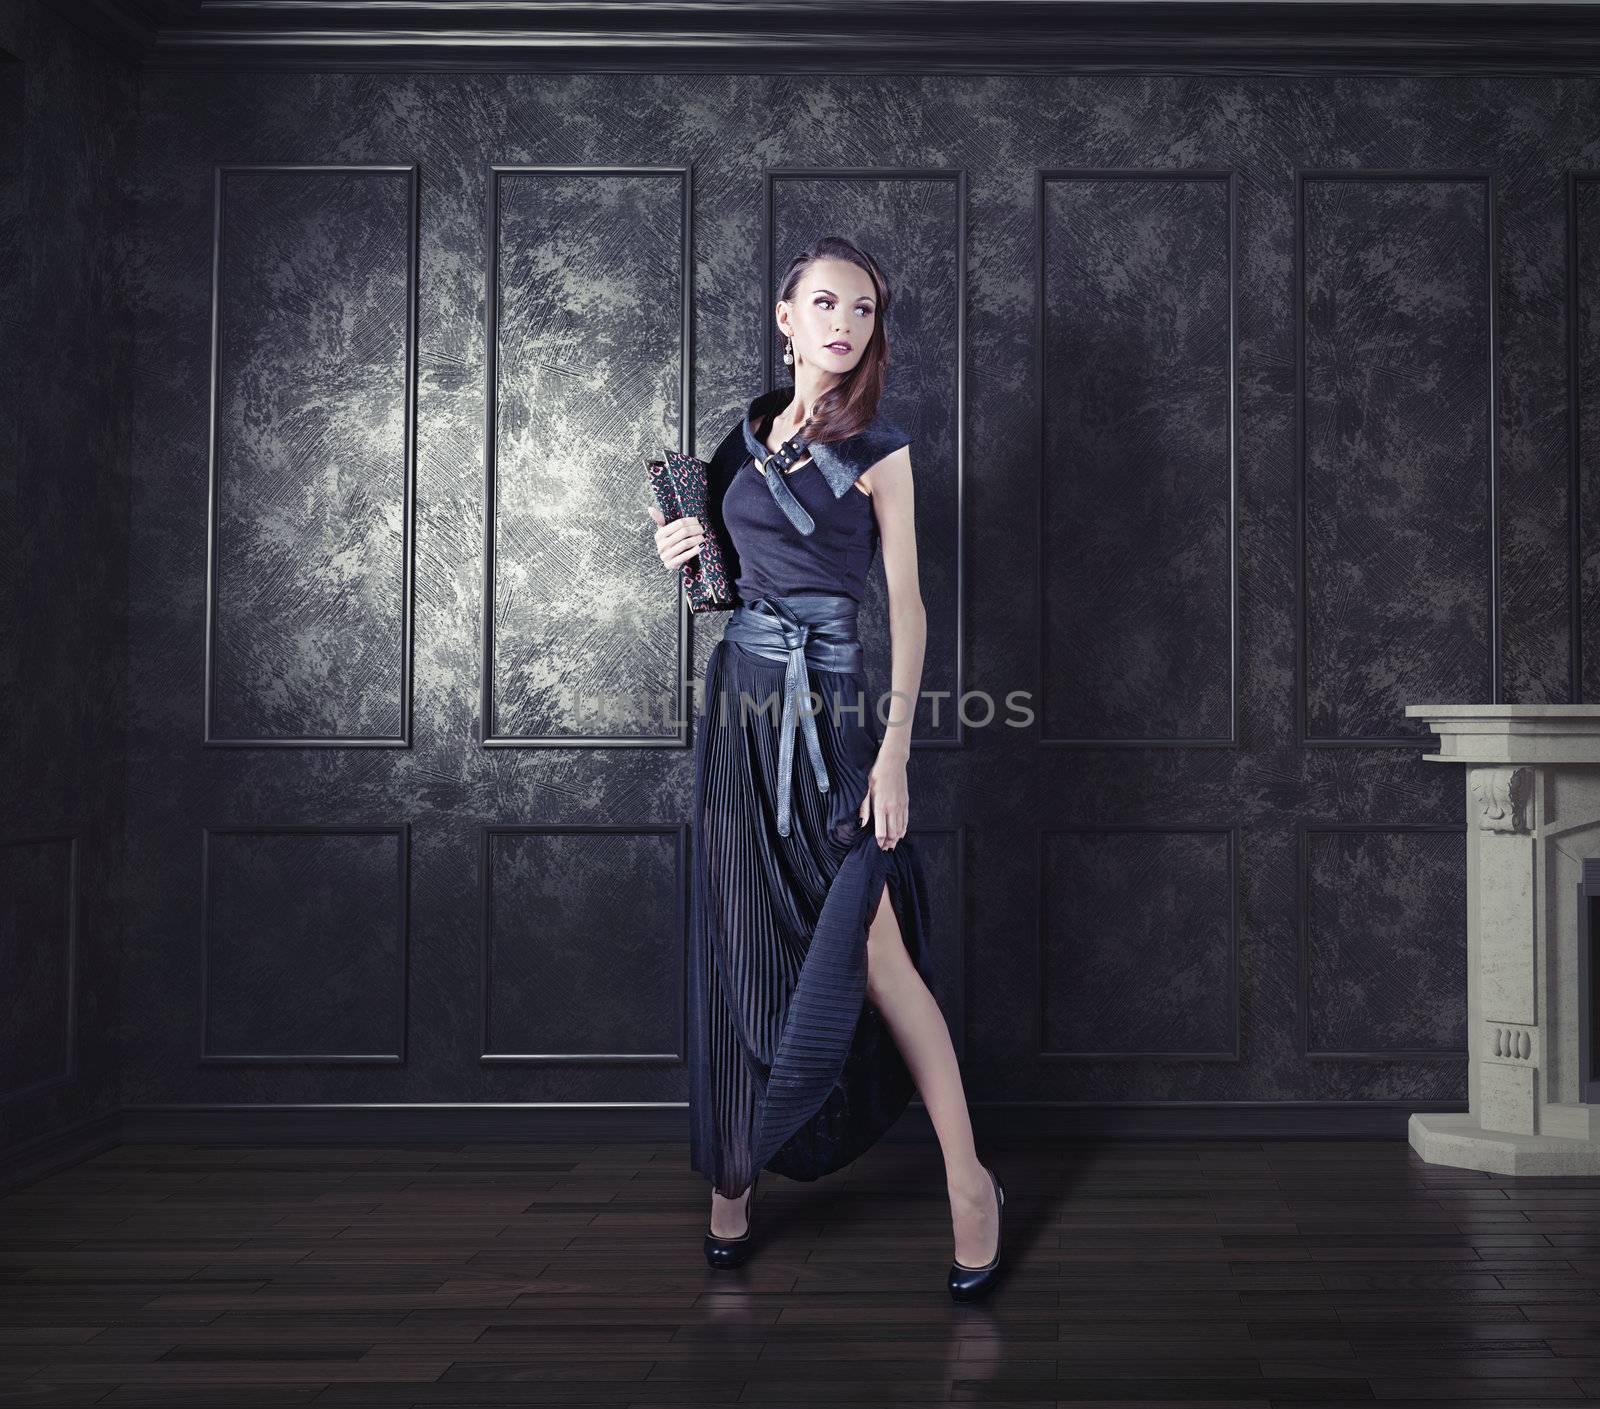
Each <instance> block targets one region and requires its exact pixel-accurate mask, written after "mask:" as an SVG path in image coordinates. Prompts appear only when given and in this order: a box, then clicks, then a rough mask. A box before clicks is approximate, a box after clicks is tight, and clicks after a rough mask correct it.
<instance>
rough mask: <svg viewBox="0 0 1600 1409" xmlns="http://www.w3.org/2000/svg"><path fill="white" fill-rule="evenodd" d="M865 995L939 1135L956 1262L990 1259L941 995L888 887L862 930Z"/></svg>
mask: <svg viewBox="0 0 1600 1409" xmlns="http://www.w3.org/2000/svg"><path fill="white" fill-rule="evenodd" d="M867 997H868V998H869V999H871V1001H872V1004H873V1006H874V1007H876V1008H877V1010H878V1011H879V1012H880V1013H882V1014H883V1017H884V1021H885V1022H887V1023H888V1024H889V1030H890V1031H891V1032H892V1033H893V1034H894V1040H895V1045H896V1046H897V1047H898V1048H899V1049H900V1054H901V1056H903V1057H904V1058H905V1063H906V1066H907V1068H908V1069H909V1070H910V1072H911V1075H912V1078H913V1079H914V1080H915V1081H916V1083H917V1094H918V1095H920V1096H921V1097H922V1104H923V1105H924V1106H926V1107H927V1109H928V1115H929V1117H930V1118H931V1119H932V1121H933V1128H934V1130H935V1131H936V1132H937V1133H938V1136H939V1146H940V1149H941V1150H942V1151H943V1154H944V1168H945V1185H946V1188H947V1191H948V1193H949V1195H950V1217H951V1223H952V1227H953V1229H954V1232H955V1260H956V1261H957V1262H959V1263H962V1264H963V1265H964V1266H967V1267H981V1266H982V1265H983V1264H984V1263H986V1262H988V1261H989V1260H990V1259H991V1258H993V1257H994V1250H995V1242H996V1240H997V1239H998V1237H999V1229H1000V1211H999V1205H998V1201H997V1199H996V1197H995V1192H994V1185H993V1184H992V1183H991V1182H990V1180H989V1175H988V1173H987V1172H986V1171H985V1169H984V1167H983V1165H982V1164H981V1163H979V1161H978V1155H977V1151H976V1149H975V1148H974V1146H973V1141H972V1121H971V1118H970V1117H969V1115H968V1114H967V1097H966V1091H965V1089H964V1088H963V1086H962V1083H961V1067H960V1064H959V1063H958V1061H957V1060H956V1050H955V1046H954V1044H952V1043H951V1041H950V1028H949V1026H948V1025H947V1024H946V1022H945V1020H944V1013H943V1012H942V1011H941V1010H940V1008H939V1002H938V1000H937V999H936V998H935V997H934V996H933V994H932V993H931V992H930V991H929V989H928V985H927V984H926V983H925V982H924V981H923V978H922V975H921V974H920V973H918V972H917V966H916V965H915V964H914V963H913V962H912V961H911V955H910V954H908V953H907V952H906V946H905V940H904V939H903V938H902V937H901V934H900V921H899V918H898V917H897V916H896V915H895V913H894V906H893V904H891V903H890V900H889V888H888V886H887V885H885V886H884V889H883V895H882V897H881V898H880V899H879V902H878V908H877V910H876V911H875V912H874V914H873V917H872V924H871V926H870V927H869V928H868V930H867Z"/></svg>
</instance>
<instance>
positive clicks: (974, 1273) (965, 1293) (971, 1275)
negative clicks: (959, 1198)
mask: <svg viewBox="0 0 1600 1409" xmlns="http://www.w3.org/2000/svg"><path fill="white" fill-rule="evenodd" d="M984 1173H985V1174H987V1175H988V1176H989V1179H990V1181H991V1182H992V1183H993V1184H994V1196H995V1225H994V1256H993V1258H991V1259H990V1260H989V1261H988V1262H986V1263H984V1264H983V1266H982V1267H967V1266H966V1265H964V1264H963V1263H960V1262H952V1263H951V1264H950V1295H951V1296H952V1297H954V1298H955V1299H956V1300H957V1301H974V1300H976V1299H977V1298H978V1297H980V1296H982V1295H983V1294H984V1293H985V1292H986V1291H988V1290H989V1288H990V1287H992V1286H993V1285H994V1284H995V1281H996V1280H997V1279H998V1278H999V1276H1000V1235H1001V1233H1002V1232H1003V1231H1004V1224H1005V1213H1006V1186H1005V1185H1004V1184H1002V1183H1001V1182H1000V1176H999V1175H998V1174H996V1173H995V1172H994V1170H992V1169H989V1168H987V1167H986V1168H985V1169H984Z"/></svg>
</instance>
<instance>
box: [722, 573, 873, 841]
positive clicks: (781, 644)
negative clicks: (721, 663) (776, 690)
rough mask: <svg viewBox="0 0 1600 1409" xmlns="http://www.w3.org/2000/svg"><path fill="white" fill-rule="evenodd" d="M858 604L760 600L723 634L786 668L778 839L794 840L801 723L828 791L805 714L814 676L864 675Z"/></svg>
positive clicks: (817, 597)
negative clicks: (794, 795) (827, 672)
mask: <svg viewBox="0 0 1600 1409" xmlns="http://www.w3.org/2000/svg"><path fill="white" fill-rule="evenodd" d="M855 631H856V601H855V598H853V597H850V596H846V595H844V594H842V593H798V594H792V595H790V596H787V597H757V598H756V599H755V600H754V601H753V602H748V603H741V604H740V605H739V606H737V607H736V608H734V612H733V616H732V618H731V619H730V620H729V622H728V626H727V629H726V630H725V631H724V632H723V640H725V641H734V642H737V643H738V644H739V645H740V646H743V647H744V648H745V649H746V650H748V651H751V652H753V653H754V654H756V655H759V656H762V657H763V658H765V659H767V660H770V661H776V662H780V663H782V664H783V665H784V667H785V669H784V673H783V723H782V724H781V725H780V726H779V731H778V835H779V836H783V837H786V836H788V835H789V823H790V819H791V815H792V806H793V799H792V796H791V780H792V776H793V773H794V730H795V723H796V721H797V720H798V722H799V725H800V729H801V731H802V732H803V733H804V734H805V740H806V751H807V753H808V754H809V755H810V758H811V771H812V773H813V774H814V775H815V776H816V780H817V791H818V792H820V793H826V792H827V791H828V788H829V782H828V769H827V765H826V764H825V763H824V762H823V759H822V742H821V740H820V739H819V738H818V736H817V720H816V715H815V713H814V712H813V711H812V710H810V709H809V708H802V707H801V701H802V700H805V699H806V697H807V696H808V695H810V694H811V672H810V670H809V668H808V667H810V666H815V667H816V668H817V669H818V670H830V671H837V672H839V673H841V674H844V673H849V672H851V671H859V670H860V669H861V668H862V664H863V662H864V660H865V654H866V653H865V648H864V647H863V646H862V644H861V642H860V641H859V640H858V639H857V638H856V634H855Z"/></svg>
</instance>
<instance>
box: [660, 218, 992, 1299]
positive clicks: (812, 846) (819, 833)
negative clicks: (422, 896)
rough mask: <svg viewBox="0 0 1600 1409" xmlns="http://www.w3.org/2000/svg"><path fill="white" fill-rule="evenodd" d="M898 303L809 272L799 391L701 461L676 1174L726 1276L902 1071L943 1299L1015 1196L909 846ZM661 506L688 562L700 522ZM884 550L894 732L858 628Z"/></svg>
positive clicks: (672, 562)
mask: <svg viewBox="0 0 1600 1409" xmlns="http://www.w3.org/2000/svg"><path fill="white" fill-rule="evenodd" d="M888 311H889V288H888V285H887V282H886V281H885V279H884V277H883V274H882V271H881V270H880V269H879V267H878V265H877V264H876V262H875V261H874V260H873V259H872V258H871V257H870V256H868V255H866V254H864V253H863V252H862V251H861V250H859V249H857V248H856V246H855V245H853V244H851V243H850V242H849V241H848V240H843V239H839V238H836V237H827V238H824V239H822V240H819V241H818V242H817V243H816V244H815V245H813V246H812V247H811V248H810V249H809V250H807V251H805V252H804V253H803V254H801V255H800V256H799V257H797V258H796V259H795V260H794V262H793V263H792V264H791V265H790V266H789V269H788V271H787V273H786V274H785V276H784V278H783V280H782V283H781V286H780V296H779V300H778V304H777V321H778V327H779V329H780V331H781V332H782V333H783V335H784V337H785V338H786V339H787V350H786V352H785V354H784V362H785V363H786V364H788V365H790V366H792V367H793V368H794V385H793V387H780V388H777V389H776V390H774V391H771V392H768V393H766V394H764V395H762V396H758V397H757V398H756V399H755V401H753V402H752V403H751V404H750V406H749V409H748V411H747V412H746V414H745V415H744V416H743V417H741V419H740V423H739V424H738V425H735V426H734V427H733V428H732V429H731V430H730V431H729V433H728V435H727V437H726V439H724V441H723V442H722V444H721V445H720V446H719V447H718V449H717V451H716V453H715V454H714V455H713V456H712V459H711V461H710V463H709V484H708V493H707V510H706V517H707V519H708V520H709V521H710V523H711V525H712V527H713V528H714V529H715V530H716V531H717V533H718V537H719V540H720V541H721V543H722V544H723V546H724V549H725V551H726V552H727V555H728V558H729V562H728V570H729V577H730V579H731V580H732V581H733V583H734V587H735V591H736V593H737V596H738V605H737V606H736V607H735V609H734V613H733V617H732V618H731V619H730V621H729V623H728V627H727V630H726V631H725V633H724V635H723V639H722V640H721V641H719V642H718V643H717V645H716V646H715V647H713V649H712V651H711V656H710V659H709V661H708V664H707V667H706V678H705V694H704V704H703V713H702V716H701V718H700V720H699V724H698V728H697V734H696V744H695V802H694V808H695V819H694V827H695V847H694V851H695V877H694V895H693V903H692V905H691V907H690V908H691V945H692V948H691V955H690V959H691V963H690V971H691V975H692V978H691V984H690V998H691V1018H692V1028H693V1032H694V1038H695V1042H694V1051H693V1054H692V1058H691V1063H690V1093H689V1095H690V1099H689V1105H690V1162H691V1164H692V1166H693V1167H694V1168H695V1169H698V1170H699V1171H700V1172H701V1173H703V1174H705V1175H706V1177H707V1178H708V1179H710V1180H711V1183H712V1197H711V1224H710V1228H709V1230H708V1232H707V1233H706V1237H705V1251H706V1258H707V1260H708V1261H709V1262H710V1263H711V1265H712V1266H714V1267H732V1266H738V1265H739V1264H740V1263H742V1262H743V1261H744V1260H745V1258H746V1256H747V1255H748V1249H749V1246H750V1199H751V1197H752V1195H753V1191H754V1187H755V1181H756V1176H757V1175H758V1174H759V1172H760V1171H761V1170H762V1169H771V1170H775V1171H777V1172H778V1173H780V1174H785V1175H787V1176H788V1177H789V1178H791V1179H801V1180H812V1179H818V1178H820V1177H821V1176H822V1175H824V1174H828V1173H831V1172H832V1171H834V1170H836V1169H839V1168H841V1167H843V1166H844V1165H846V1164H848V1163H849V1162H850V1161H851V1160H853V1159H855V1158H856V1156H857V1155H859V1154H860V1153H862V1151H864V1150H865V1149H867V1148H868V1147H869V1146H870V1145H872V1144H873V1143H874V1142H875V1141H876V1140H877V1139H878V1138H879V1137H880V1136H881V1135H882V1134H883V1133H884V1132H885V1131H886V1130H888V1128H889V1127H890V1126H891V1125H893V1124H894V1122H895V1121H896V1120H897V1119H898V1118H899V1116H900V1115H901V1114H902V1113H903V1111H904V1110H905V1107H906V1104H907V1103H908V1102H909V1100H910V1097H911V1091H912V1084H913V1080H914V1082H915V1086H916V1089H917V1090H918V1092H919V1093H920V1095H921V1097H922V1100H923V1103H924V1105H925V1106H926V1107H927V1109H928V1112H929V1115H930V1116H931V1117H932V1120H933V1124H934V1128H935V1130H936V1131H937V1132H938V1135H939V1140H940V1144H941V1147H942V1150H943V1155H944V1164H945V1182H946V1185H947V1188H948V1191H949V1196H950V1208H951V1218H952V1225H953V1230H954V1242H955V1261H954V1263H953V1265H952V1266H951V1268H950V1274H949V1278H948V1286H949V1290H950V1293H951V1295H952V1296H953V1297H955V1298H957V1299H958V1300H966V1299H970V1298H973V1297H976V1296H979V1295H981V1294H982V1293H984V1292H986V1291H987V1290H988V1289H989V1287H990V1286H991V1285H992V1283H993V1282H994V1279H995V1277H996V1275H997V1274H998V1272H999V1265H1000V1213H1001V1207H1002V1204H1003V1201H1004V1197H1005V1195H1004V1189H1003V1187H1002V1186H1001V1184H1000V1181H999V1180H998V1178H996V1177H994V1176H993V1175H992V1174H991V1172H990V1171H989V1170H988V1169H986V1168H985V1167H984V1165H983V1164H982V1163H980V1162H979V1160H978V1157H977V1154H976V1152H975V1150H974V1148H973V1139H972V1126H971V1122H970V1120H969V1118H968V1113H967V1107H966V1097H965V1094H964V1092H963V1090H962V1083H961V1071H960V1067H959V1066H958V1064H957V1061H956V1055H955V1049H954V1047H953V1045H952V1043H951V1041H950V1034H949V1030H948V1028H947V1027H946V1025H945V1021H944V1017H943V1014H942V1013H941V1012H940V1010H939V1007H938V1004H937V1002H936V1001H935V999H934V997H933V994H932V993H931V991H930V989H929V985H928V982H927V978H928V976H930V975H931V974H932V956H931V954H930V935H929V920H928V905H927V894H926V885H925V882H924V879H923V873H922V868H921V864H920V861H919V858H918V857H917V854H916V852H915V851H914V849H913V848H912V846H911V844H910V843H908V842H906V841H905V840H904V838H905V834H906V825H907V815H908V808H909V795H908V792H907V785H906V764H907V761H908V760H909V757H910V751H911V727H912V716H913V714H914V710H913V709H911V708H909V707H908V703H909V702H910V701H914V700H915V699H916V696H917V691H918V688H919V680H920V677H921V673H922V655H923V649H924V644H925V641H926V635H927V627H926V615H925V613H924V610H923V605H922V597H921V592H920V589H919V587H918V583H917V556H916V537H915V527H914V522H913V496H912V480H911V454H910V449H909V445H908V442H909V439H910V437H909V436H907V435H906V434H905V433H904V432H903V431H902V430H900V428H899V427H898V426H896V425H895V424H894V423H893V422H891V421H889V420H888V419H886V418H885V417H883V416H880V415H879V414H878V410H877V407H878V400H879V396H880V394H881V392H882V390H883V382H884V371H885V368H886V366H887V364H888V339H887V333H886V326H887V325H886V318H887V314H888ZM650 513H651V516H652V517H653V518H654V519H655V521H656V523H657V525H658V527H657V530H656V547H657V551H658V552H659V554H660V557H661V561H662V563H663V564H664V565H665V566H666V567H667V568H669V569H672V570H674V571H676V570H677V569H678V568H679V567H680V566H681V565H682V564H683V563H684V562H685V561H687V560H688V559H689V558H691V557H693V556H694V555H695V554H696V553H697V552H699V549H700V544H701V543H702V542H703V537H704V531H703V528H702V526H701V524H700V522H699V521H698V520H697V519H695V518H693V517H687V518H681V519H676V520H674V521H673V522H672V523H664V521H663V518H662V515H661V513H660V511H659V510H657V509H655V508H652V509H651V510H650ZM880 542H881V544H882V547H883V560H884V571H885V575H886V578H887V582H888V589H889V618H890V628H891V635H892V641H893V666H892V671H891V674H892V677H893V678H892V686H893V689H892V691H891V695H890V698H889V702H888V704H887V705H885V706H884V707H883V709H884V715H883V716H880V714H879V712H878V710H879V704H878V701H876V700H873V699H871V698H870V697H869V696H868V693H867V690H866V680H865V677H864V675H863V672H862V647H861V643H860V640H859V638H858V636H857V634H856V608H857V607H858V605H859V603H860V600H861V596H862V591H863V587H864V584H865V579H866V574H867V569H868V567H869V566H870V565H871V563H872V560H873V557H874V554H875V552H876V550H877V548H878V545H879V543H880ZM807 691H810V692H813V693H811V694H810V695H808V694H807V693H806V692H807ZM880 726H881V729H880ZM796 733H798V734H799V735H800V738H799V739H798V740H797V739H796V737H795V735H796ZM885 895H887V896H888V897H889V904H887V905H885V904H883V903H882V900H883V897H884V896H885Z"/></svg>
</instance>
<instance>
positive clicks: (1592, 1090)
mask: <svg viewBox="0 0 1600 1409" xmlns="http://www.w3.org/2000/svg"><path fill="white" fill-rule="evenodd" d="M1406 717H1407V718H1408V719H1423V720H1426V721H1427V722H1428V726H1429V728H1431V729H1432V730H1433V731H1434V732H1435V733H1437V734H1438V736H1439V752H1438V753H1429V754H1424V755H1423V757H1424V758H1426V759H1432V760H1434V761H1436V762H1440V763H1464V764H1466V765H1467V767H1466V770H1465V772H1466V777H1465V780H1464V783H1465V793H1464V796H1465V799H1466V814H1467V1050H1468V1068H1467V1079H1468V1094H1467V1101H1468V1107H1469V1109H1468V1110H1467V1111H1466V1113H1464V1114H1463V1113H1462V1112H1459V1111H1450V1112H1436V1113H1429V1114H1421V1113H1419V1114H1414V1115H1413V1116H1412V1117H1411V1120H1410V1123H1409V1127H1408V1135H1409V1138H1410V1141H1411V1145H1412V1148H1413V1149H1415V1150H1416V1152H1417V1153H1418V1154H1419V1155H1421V1156H1422V1157H1423V1159H1425V1160H1428V1161H1430V1162H1432V1163H1436V1164H1447V1165H1454V1166H1457V1167H1462V1168H1466V1169H1481V1170H1486V1171H1490V1172H1493V1173H1496V1174H1579V1175H1594V1174H1600V1082H1597V1081H1596V1080H1595V1077H1596V1069H1595V1066H1594V1059H1593V1056H1592V1053H1593V1050H1594V1049H1593V1047H1592V1045H1591V1044H1592V1043H1593V1042H1595V1041H1597V1040H1600V1035H1591V1026H1592V1024H1594V1022H1595V1020H1596V1017H1597V1016H1600V1015H1597V1014H1596V1012H1595V1003H1594V999H1595V988H1594V985H1595V984H1596V981H1597V978H1596V974H1595V972H1594V965H1593V962H1592V960H1593V957H1594V950H1593V948H1592V947H1590V945H1591V944H1592V942H1591V941H1588V940H1587V939H1583V940H1582V942H1580V939H1581V936H1582V935H1587V928H1584V929H1583V930H1582V931H1580V924H1582V925H1584V926H1586V925H1587V920H1588V907H1589V906H1590V905H1591V904H1592V903H1600V898H1597V900H1596V901H1591V900H1590V899H1589V897H1588V896H1586V895H1583V894H1581V893H1580V892H1582V890H1583V886H1584V861H1585V860H1586V859H1587V860H1589V861H1590V862H1591V866H1590V883H1591V886H1592V887H1593V888H1594V889H1595V890H1596V891H1600V705H1596V704H1581V705H1495V704H1449V705H1447V704H1415V705H1407V706H1406ZM1596 933H1597V934H1600V922H1597V924H1596ZM1580 951H1582V952H1580Z"/></svg>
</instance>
